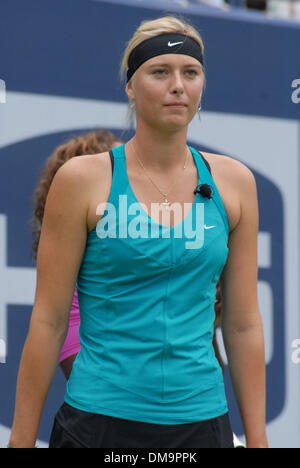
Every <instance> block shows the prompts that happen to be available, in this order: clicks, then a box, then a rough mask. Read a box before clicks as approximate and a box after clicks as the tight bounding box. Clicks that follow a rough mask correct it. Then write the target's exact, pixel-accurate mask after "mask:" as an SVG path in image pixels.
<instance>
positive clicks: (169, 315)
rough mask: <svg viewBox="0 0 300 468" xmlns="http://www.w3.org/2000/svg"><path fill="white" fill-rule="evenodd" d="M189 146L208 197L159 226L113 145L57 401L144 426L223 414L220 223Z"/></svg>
mask: <svg viewBox="0 0 300 468" xmlns="http://www.w3.org/2000/svg"><path fill="white" fill-rule="evenodd" d="M190 150H191V153H192V155H193V158H194V162H195V164H196V166H197V170H198V184H199V185H200V184H209V185H210V186H211V187H212V188H213V193H214V195H213V197H212V198H211V199H209V198H204V197H203V196H202V195H201V194H200V193H198V192H197V194H196V197H195V201H194V203H193V205H192V208H191V204H189V211H188V210H187V212H186V213H187V215H186V216H185V217H184V219H183V221H182V222H181V223H179V224H176V226H175V227H168V226H166V225H165V224H166V223H165V224H160V223H158V222H156V221H155V220H154V219H153V217H150V215H151V213H147V210H146V208H145V207H143V206H142V204H140V203H139V202H138V200H137V198H136V197H135V194H134V192H133V190H132V188H131V185H130V182H129V179H128V175H127V169H126V158H125V148H124V145H123V146H120V147H118V148H115V149H113V156H114V171H113V178H112V186H111V192H110V196H109V200H108V203H107V204H105V205H104V207H105V208H106V209H105V210H104V209H103V210H102V213H103V211H104V214H103V217H102V218H101V220H100V221H99V222H98V224H97V226H96V228H95V229H94V230H92V231H91V232H89V233H88V236H87V242H86V249H85V253H84V256H83V259H82V263H81V266H80V269H79V273H78V278H77V283H76V287H77V291H78V301H79V308H80V319H81V321H80V329H79V336H80V342H81V350H80V352H79V354H78V356H77V358H76V360H75V362H74V365H73V370H72V373H71V376H70V379H69V381H68V384H67V390H66V395H65V402H66V403H68V404H69V405H71V406H73V407H75V408H77V409H79V410H82V411H86V412H91V413H97V414H103V415H107V416H113V417H117V418H122V419H128V420H132V421H141V422H149V423H154V424H185V423H192V422H198V421H203V420H207V419H212V418H215V417H218V416H221V415H223V414H225V413H227V411H228V406H227V401H226V397H225V389H224V381H223V373H222V370H221V368H220V366H219V363H218V361H217V359H216V356H215V353H214V348H213V335H214V321H215V310H214V306H215V296H216V285H217V281H218V279H219V277H220V275H221V272H222V270H223V268H224V265H225V263H226V260H227V256H228V236H229V225H228V219H227V215H226V211H225V209H224V205H223V202H222V199H221V197H220V194H219V191H218V189H217V187H216V185H215V183H214V180H213V178H212V176H211V174H210V172H209V170H208V168H207V167H206V165H205V162H204V160H203V158H202V157H201V155H200V154H199V153H198V152H197V151H196V150H195V149H193V148H190ZM191 189H192V188H191ZM193 190H194V188H193ZM182 218H183V216H182Z"/></svg>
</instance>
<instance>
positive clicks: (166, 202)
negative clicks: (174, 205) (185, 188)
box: [161, 198, 171, 210]
mask: <svg viewBox="0 0 300 468" xmlns="http://www.w3.org/2000/svg"><path fill="white" fill-rule="evenodd" d="M170 204H171V203H170V202H169V200H168V199H167V198H165V201H164V202H163V203H161V205H162V206H163V207H164V208H165V209H166V210H169V209H170Z"/></svg>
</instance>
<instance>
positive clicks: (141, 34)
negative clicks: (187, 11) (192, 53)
mask: <svg viewBox="0 0 300 468" xmlns="http://www.w3.org/2000/svg"><path fill="white" fill-rule="evenodd" d="M168 33H178V34H185V35H187V36H189V37H191V38H192V39H194V40H195V41H196V42H197V43H198V44H199V46H200V48H201V51H202V54H203V55H204V44H203V41H202V38H201V36H200V34H199V33H198V31H197V30H196V29H195V28H194V27H193V26H192V25H190V24H188V23H187V22H186V21H184V20H183V19H181V18H179V17H175V16H164V17H161V18H158V19H156V20H152V21H143V22H142V23H141V25H140V26H139V27H138V29H137V30H136V32H135V33H134V35H133V37H132V39H131V40H130V41H129V42H128V43H127V46H126V50H125V52H124V55H123V59H122V63H121V69H120V75H121V79H122V80H123V79H124V76H125V74H126V72H127V69H128V60H129V57H130V54H131V52H132V51H133V49H135V47H137V46H138V45H139V44H141V42H143V41H145V40H146V39H149V38H150V37H155V36H160V35H161V34H168ZM202 68H203V67H202ZM203 71H204V69H203Z"/></svg>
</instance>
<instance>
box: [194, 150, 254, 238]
mask: <svg viewBox="0 0 300 468" xmlns="http://www.w3.org/2000/svg"><path fill="white" fill-rule="evenodd" d="M202 154H203V156H204V158H205V159H206V160H207V161H208V163H209V164H210V167H211V172H212V176H213V178H214V181H215V183H216V185H217V187H218V190H219V192H220V195H221V198H222V200H223V203H224V207H225V210H226V212H227V216H228V221H229V225H230V231H232V230H233V229H234V228H235V227H236V226H237V224H238V223H239V220H240V217H241V213H242V209H243V208H246V209H247V206H248V205H249V201H252V202H253V203H254V204H255V203H257V188H256V181H255V177H254V174H253V172H252V171H251V169H249V168H248V167H247V166H246V165H245V164H243V163H242V162H240V161H238V160H237V159H234V158H231V157H229V156H225V155H222V154H215V153H204V152H202Z"/></svg>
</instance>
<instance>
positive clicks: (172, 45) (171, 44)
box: [168, 41, 183, 47]
mask: <svg viewBox="0 0 300 468" xmlns="http://www.w3.org/2000/svg"><path fill="white" fill-rule="evenodd" d="M179 44H183V41H181V42H168V46H169V47H174V46H176V45H179Z"/></svg>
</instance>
